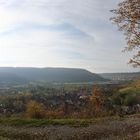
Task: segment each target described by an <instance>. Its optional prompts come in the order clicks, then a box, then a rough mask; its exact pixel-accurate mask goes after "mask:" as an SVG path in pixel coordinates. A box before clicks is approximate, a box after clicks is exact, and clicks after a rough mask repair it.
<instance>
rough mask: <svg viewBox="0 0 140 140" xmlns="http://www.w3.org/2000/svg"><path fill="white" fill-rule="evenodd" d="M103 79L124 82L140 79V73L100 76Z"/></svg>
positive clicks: (105, 74)
mask: <svg viewBox="0 0 140 140" xmlns="http://www.w3.org/2000/svg"><path fill="white" fill-rule="evenodd" d="M99 75H100V76H101V77H103V78H106V79H110V80H115V81H117V80H118V81H124V80H133V79H137V78H140V72H133V73H102V74H99Z"/></svg>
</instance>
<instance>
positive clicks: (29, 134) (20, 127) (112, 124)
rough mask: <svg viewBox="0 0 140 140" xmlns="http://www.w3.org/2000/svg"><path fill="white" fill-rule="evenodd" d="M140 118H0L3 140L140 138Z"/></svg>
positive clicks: (111, 139)
mask: <svg viewBox="0 0 140 140" xmlns="http://www.w3.org/2000/svg"><path fill="white" fill-rule="evenodd" d="M139 118H140V116H131V117H130V116H129V117H125V118H123V119H122V118H118V117H106V118H95V119H40V120H38V119H23V118H22V119H21V118H0V136H1V137H0V140H1V138H2V140H138V139H140V133H139V132H140V120H139ZM77 126H78V127H77Z"/></svg>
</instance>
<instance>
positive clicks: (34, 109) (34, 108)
mask: <svg viewBox="0 0 140 140" xmlns="http://www.w3.org/2000/svg"><path fill="white" fill-rule="evenodd" d="M26 113H27V115H28V116H29V117H31V118H37V119H41V118H44V117H45V116H46V109H45V106H44V105H43V104H42V103H39V102H37V101H30V102H29V103H28V104H27V106H26Z"/></svg>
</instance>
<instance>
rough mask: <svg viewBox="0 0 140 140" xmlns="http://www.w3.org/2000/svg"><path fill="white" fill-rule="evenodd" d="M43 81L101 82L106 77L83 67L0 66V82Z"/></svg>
mask: <svg viewBox="0 0 140 140" xmlns="http://www.w3.org/2000/svg"><path fill="white" fill-rule="evenodd" d="M32 81H45V82H60V83H64V82H102V81H106V79H104V78H102V77H101V76H99V75H98V74H94V73H91V72H89V71H87V70H84V69H74V68H22V67H19V68H13V67H1V68H0V83H27V82H32Z"/></svg>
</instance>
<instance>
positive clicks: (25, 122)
mask: <svg viewBox="0 0 140 140" xmlns="http://www.w3.org/2000/svg"><path fill="white" fill-rule="evenodd" d="M118 119H120V118H118V117H109V118H108V117H105V118H94V119H68V118H67V119H23V118H0V124H1V125H14V126H43V125H72V126H74V125H79V126H87V125H89V124H95V123H103V122H105V121H107V120H108V121H109V120H118Z"/></svg>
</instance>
